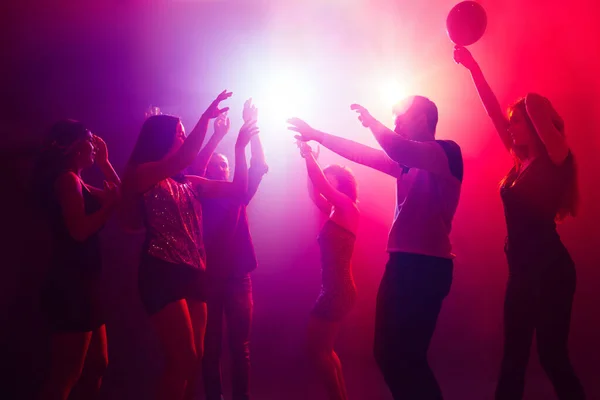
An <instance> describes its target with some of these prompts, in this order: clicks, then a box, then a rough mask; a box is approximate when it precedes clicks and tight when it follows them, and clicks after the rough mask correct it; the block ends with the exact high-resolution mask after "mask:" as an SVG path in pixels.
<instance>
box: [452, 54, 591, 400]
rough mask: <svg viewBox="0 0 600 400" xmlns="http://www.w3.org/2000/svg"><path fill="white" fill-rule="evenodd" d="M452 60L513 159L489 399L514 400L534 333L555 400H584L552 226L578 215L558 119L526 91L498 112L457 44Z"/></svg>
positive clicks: (569, 280) (570, 282) (561, 255)
mask: <svg viewBox="0 0 600 400" xmlns="http://www.w3.org/2000/svg"><path fill="white" fill-rule="evenodd" d="M454 60H455V61H456V62H457V63H459V64H462V65H463V66H465V67H466V68H467V69H468V70H469V71H470V72H471V76H472V78H473V82H474V83H475V87H476V88H477V92H478V93H479V97H480V98H481V101H482V103H483V106H484V108H485V109H486V111H487V113H488V115H489V116H490V118H491V119H492V122H493V123H494V126H495V127H496V130H497V131H498V134H499V135H500V138H501V140H502V142H503V144H504V146H505V147H506V149H507V150H508V151H509V152H510V154H511V155H512V156H513V159H514V166H513V167H512V168H511V170H510V171H509V172H508V174H507V175H506V176H505V177H504V179H503V180H502V182H501V187H500V196H501V198H502V202H503V204H504V214H505V217H506V227H507V233H508V235H507V239H506V244H505V252H506V257H507V261H508V268H509V277H508V285H507V288H506V296H505V301H504V357H503V360H502V366H501V372H500V379H499V382H498V386H497V388H496V399H497V400H503V399H507V400H508V399H510V400H515V399H521V398H522V397H523V390H524V386H525V372H526V369H527V362H528V359H529V352H530V347H531V341H532V338H533V333H534V331H535V333H536V338H537V346H538V354H539V357H540V362H541V364H542V367H543V368H544V371H545V372H546V374H547V375H548V377H549V378H550V380H551V382H552V385H553V386H554V390H555V391H556V394H557V395H558V398H559V399H561V400H566V399H569V400H580V399H583V398H584V397H585V395H584V392H583V388H582V386H581V383H580V382H579V379H578V378H577V376H576V375H575V372H574V371H573V367H572V366H571V362H570V360H569V354H568V345H567V342H568V336H569V329H570V322H571V307H572V303H573V296H574V294H575V281H576V277H575V265H574V263H573V260H572V259H571V256H570V255H569V252H568V251H567V249H566V248H565V246H564V245H563V243H562V241H561V239H560V236H559V235H558V233H557V231H556V222H557V221H561V220H563V219H564V218H565V217H567V216H568V215H571V216H575V214H576V212H577V202H578V190H577V174H576V168H575V157H574V156H573V153H572V152H571V150H570V148H569V145H568V143H567V140H566V138H565V127H564V122H563V120H562V118H561V117H560V116H559V115H558V113H557V112H556V111H555V109H554V107H553V106H552V104H551V103H550V101H549V100H548V99H546V98H544V97H542V96H540V95H538V94H534V93H530V94H528V95H527V96H526V97H525V98H523V99H520V100H518V101H517V102H516V103H515V104H513V105H512V106H510V107H509V110H508V116H505V115H504V113H503V112H502V109H501V107H500V104H499V103H498V100H497V99H496V96H495V95H494V93H493V92H492V89H491V88H490V86H489V84H488V83H487V82H486V80H485V78H484V76H483V73H482V72H481V69H480V68H479V65H478V64H477V62H476V61H475V60H474V58H473V56H472V55H471V53H470V52H469V51H468V50H467V49H466V48H464V47H456V48H455V50H454Z"/></svg>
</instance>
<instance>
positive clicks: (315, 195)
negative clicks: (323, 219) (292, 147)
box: [296, 140, 331, 216]
mask: <svg viewBox="0 0 600 400" xmlns="http://www.w3.org/2000/svg"><path fill="white" fill-rule="evenodd" d="M296 144H297V145H298V148H299V149H300V155H301V156H302V157H303V158H306V157H307V156H308V155H309V154H310V153H312V149H311V147H310V146H309V145H308V144H307V143H306V142H302V141H300V140H298V141H297V143H296ZM314 157H315V159H317V158H318V157H319V151H318V150H317V153H316V154H315V155H314ZM307 170H308V167H307ZM306 184H307V185H306V186H307V188H308V197H309V198H310V199H311V200H312V202H313V203H314V204H315V205H316V206H317V208H318V209H319V210H320V211H321V212H322V213H323V214H325V215H327V216H329V215H331V203H329V202H328V201H327V199H325V197H324V196H323V195H322V194H321V192H320V191H319V189H317V187H316V186H315V185H314V183H313V182H312V179H311V176H310V174H308V175H307V180H306Z"/></svg>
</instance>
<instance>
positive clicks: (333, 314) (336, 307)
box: [312, 220, 356, 322]
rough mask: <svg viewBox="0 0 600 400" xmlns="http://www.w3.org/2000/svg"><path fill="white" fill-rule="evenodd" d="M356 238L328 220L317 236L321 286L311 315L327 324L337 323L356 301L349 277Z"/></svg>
mask: <svg viewBox="0 0 600 400" xmlns="http://www.w3.org/2000/svg"><path fill="white" fill-rule="evenodd" d="M355 241H356V236H355V235H354V234H353V233H352V232H350V231H348V230H347V229H345V228H343V227H341V226H340V225H338V224H336V223H335V222H333V221H332V220H327V222H326V223H325V224H324V225H323V228H322V229H321V232H320V233H319V237H318V242H319V247H320V248H321V267H322V286H321V293H320V294H319V297H318V298H317V302H316V303H315V306H314V308H313V311H312V314H313V315H314V316H316V317H318V318H321V319H324V320H327V321H332V322H336V321H340V320H341V319H342V318H343V317H344V316H345V315H346V314H348V312H349V311H350V310H351V309H352V306H353V305H354V302H355V301H356V286H355V285H354V279H353V277H352V253H353V252H354V243H355Z"/></svg>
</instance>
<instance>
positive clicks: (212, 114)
mask: <svg viewBox="0 0 600 400" xmlns="http://www.w3.org/2000/svg"><path fill="white" fill-rule="evenodd" d="M231 94H232V93H231V92H228V91H227V90H223V91H222V92H221V93H220V94H219V95H218V96H217V98H216V99H215V100H213V102H212V103H210V106H208V108H207V109H206V111H204V114H203V116H205V117H207V118H211V119H212V118H217V117H218V116H219V115H221V114H223V113H224V112H227V111H228V110H229V107H225V108H219V103H220V102H222V101H223V100H226V99H228V98H230V97H231Z"/></svg>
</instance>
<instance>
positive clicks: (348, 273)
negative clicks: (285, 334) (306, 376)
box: [298, 138, 360, 400]
mask: <svg viewBox="0 0 600 400" xmlns="http://www.w3.org/2000/svg"><path fill="white" fill-rule="evenodd" d="M298 139H299V140H298V147H300V154H301V155H302V157H303V158H304V159H305V160H306V169H307V171H308V177H309V195H310V197H311V199H312V201H313V202H314V203H315V205H316V206H317V207H318V208H319V210H320V211H321V212H322V213H323V214H324V215H326V216H327V222H325V224H324V225H323V228H322V229H321V232H320V233H319V237H318V243H319V248H320V250H321V275H322V282H321V292H320V293H319V297H318V298H317V301H316V303H315V305H314V307H313V310H312V313H311V318H310V320H309V323H308V351H309V356H310V358H311V361H312V362H313V363H314V365H315V367H316V370H317V372H318V373H319V375H320V377H321V379H322V381H323V384H324V386H325V388H326V390H327V394H328V398H329V399H331V400H345V399H347V398H348V394H347V393H346V384H345V382H344V375H343V373H342V364H341V362H340V359H339V357H338V356H337V354H336V353H335V351H334V349H333V346H334V344H335V340H336V338H337V334H338V331H339V329H340V325H341V322H342V320H343V319H344V317H346V315H348V313H349V312H350V310H351V309H352V308H353V306H354V302H355V301H356V286H355V285H354V278H353V276H352V254H353V252H354V243H355V242H356V231H357V229H358V222H359V219H360V212H359V210H358V207H357V206H356V201H357V193H356V180H355V178H354V175H352V173H351V172H350V171H349V170H348V169H346V168H344V167H342V166H339V165H330V166H329V167H327V168H325V169H324V170H321V167H320V166H319V164H318V163H317V160H316V155H314V154H313V152H312V149H311V148H310V146H309V145H308V144H306V143H305V142H302V141H300V138H298Z"/></svg>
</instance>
